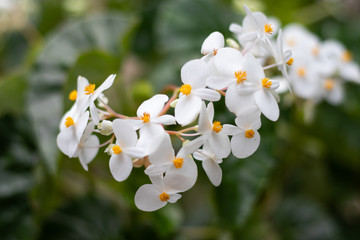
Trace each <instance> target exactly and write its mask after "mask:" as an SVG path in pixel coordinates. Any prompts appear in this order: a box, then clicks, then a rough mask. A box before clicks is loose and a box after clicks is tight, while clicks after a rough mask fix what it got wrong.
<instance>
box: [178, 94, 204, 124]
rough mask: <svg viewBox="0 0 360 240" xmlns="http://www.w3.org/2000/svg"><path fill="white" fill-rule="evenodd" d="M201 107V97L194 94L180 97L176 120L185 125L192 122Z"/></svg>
mask: <svg viewBox="0 0 360 240" xmlns="http://www.w3.org/2000/svg"><path fill="white" fill-rule="evenodd" d="M200 109H201V98H200V97H198V96H194V95H192V94H190V95H188V96H183V97H180V98H179V101H178V102H177V104H176V107H175V118H176V121H177V122H178V123H179V124H180V125H181V126H185V125H188V124H190V123H192V122H193V121H194V120H195V118H196V117H197V116H198V114H199V112H200Z"/></svg>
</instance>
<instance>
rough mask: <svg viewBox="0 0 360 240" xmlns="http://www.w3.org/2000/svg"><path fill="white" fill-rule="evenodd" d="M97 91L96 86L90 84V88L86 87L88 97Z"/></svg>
mask: <svg viewBox="0 0 360 240" xmlns="http://www.w3.org/2000/svg"><path fill="white" fill-rule="evenodd" d="M94 90H95V84H91V83H90V84H89V85H88V86H86V87H85V92H86V93H85V94H86V95H89V94H92V93H93V92H94Z"/></svg>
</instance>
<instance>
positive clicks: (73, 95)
mask: <svg viewBox="0 0 360 240" xmlns="http://www.w3.org/2000/svg"><path fill="white" fill-rule="evenodd" d="M76 98H77V91H76V90H73V91H72V92H71V93H70V94H69V99H70V100H71V101H75V100H76Z"/></svg>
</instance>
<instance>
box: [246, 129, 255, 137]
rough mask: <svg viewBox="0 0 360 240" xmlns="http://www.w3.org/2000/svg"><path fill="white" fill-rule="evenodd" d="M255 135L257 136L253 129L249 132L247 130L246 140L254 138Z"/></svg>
mask: <svg viewBox="0 0 360 240" xmlns="http://www.w3.org/2000/svg"><path fill="white" fill-rule="evenodd" d="M254 135H255V132H254V130H252V129H249V130H246V131H245V137H246V138H253V137H254Z"/></svg>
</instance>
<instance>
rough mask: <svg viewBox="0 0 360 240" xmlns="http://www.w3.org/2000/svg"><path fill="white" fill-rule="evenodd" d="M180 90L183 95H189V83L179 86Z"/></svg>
mask: <svg viewBox="0 0 360 240" xmlns="http://www.w3.org/2000/svg"><path fill="white" fill-rule="evenodd" d="M180 92H182V93H183V94H184V95H186V96H187V95H189V94H190V92H191V86H190V84H184V85H182V86H181V88H180Z"/></svg>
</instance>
